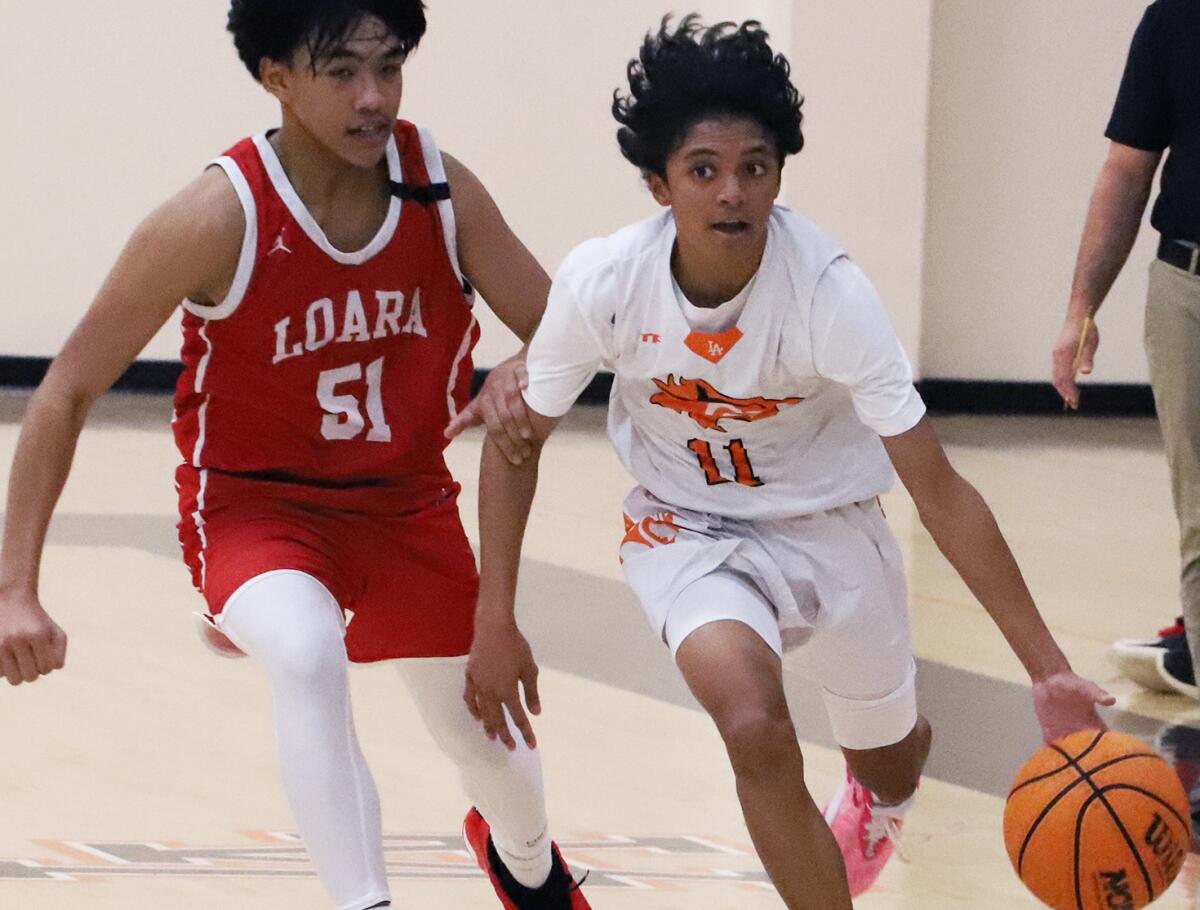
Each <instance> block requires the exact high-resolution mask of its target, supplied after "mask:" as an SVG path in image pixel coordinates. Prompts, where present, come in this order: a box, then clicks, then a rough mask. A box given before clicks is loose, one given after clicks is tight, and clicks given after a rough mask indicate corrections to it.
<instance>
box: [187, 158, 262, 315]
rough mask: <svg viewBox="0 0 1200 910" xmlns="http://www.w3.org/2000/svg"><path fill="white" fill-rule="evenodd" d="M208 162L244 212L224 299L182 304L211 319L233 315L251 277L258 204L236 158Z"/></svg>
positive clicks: (256, 243) (252, 273) (254, 255)
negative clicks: (222, 176)
mask: <svg viewBox="0 0 1200 910" xmlns="http://www.w3.org/2000/svg"><path fill="white" fill-rule="evenodd" d="M208 166H209V167H219V168H220V169H221V170H222V171H224V172H225V176H226V177H228V178H229V182H230V183H231V184H232V185H233V189H234V192H236V193H237V196H238V201H240V202H241V204H242V211H243V212H244V213H245V216H246V230H245V233H243V234H242V249H241V252H240V253H239V254H238V264H237V270H236V271H235V272H234V274H233V284H231V285H230V286H229V293H228V294H226V295H225V299H224V300H222V301H221V302H220V303H219V304H217V305H216V306H202V305H200V304H198V303H196V302H194V301H192V300H184V301H183V308H184V309H185V310H187V311H188V312H189V313H191V314H192V315H193V316H198V317H199V318H201V319H204V320H208V321H212V320H214V319H227V318H228V317H230V316H232V315H233V313H234V311H235V310H236V309H237V308H238V307H239V306H241V303H242V299H243V298H244V297H245V296H246V291H247V290H248V289H249V287H250V279H251V278H252V277H253V275H254V260H255V259H256V258H257V256H258V206H257V205H256V204H255V202H254V193H253V192H252V191H251V189H250V184H249V183H248V182H247V181H246V176H245V174H243V173H242V170H241V168H239V167H238V165H237V162H236V161H234V160H233V159H232V158H230V157H228V156H226V157H223V158H217V159H215V160H213V161H211V162H209V165H208Z"/></svg>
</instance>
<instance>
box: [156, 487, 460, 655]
mask: <svg viewBox="0 0 1200 910" xmlns="http://www.w3.org/2000/svg"><path fill="white" fill-rule="evenodd" d="M176 481H177V485H178V488H179V505H180V520H179V525H178V528H179V540H180V544H181V545H182V547H183V557H184V561H185V562H186V563H187V566H188V568H189V569H190V570H191V573H192V582H193V584H195V586H196V588H197V590H199V591H200V593H202V594H203V595H204V598H205V600H206V601H207V602H208V609H209V612H211V613H212V614H213V615H214V616H216V615H217V614H219V613H220V612H221V610H222V609H224V607H225V603H226V601H227V600H228V599H229V597H230V596H231V595H232V594H233V593H234V592H235V591H237V589H238V588H240V587H241V586H242V585H243V584H245V583H246V582H248V581H250V580H251V579H252V578H255V577H256V576H258V575H262V574H263V573H264V572H271V571H274V570H277V569H294V570H298V571H301V572H305V573H307V574H309V575H312V576H313V577H314V578H316V579H317V580H318V581H320V582H321V583H322V584H324V585H325V587H327V588H328V589H329V591H330V593H331V594H333V596H334V598H335V599H336V600H337V602H338V604H340V605H341V607H342V610H343V612H344V613H346V614H347V617H346V618H347V620H348V621H349V624H348V626H347V629H346V650H347V652H348V653H349V655H350V659H351V660H352V661H356V662H359V663H366V662H370V661H376V660H391V659H394V658H400V657H455V656H458V655H462V654H466V653H467V651H468V650H469V649H470V646H471V636H472V633H473V631H474V619H475V600H476V596H477V594H478V592H479V575H478V573H477V571H476V568H475V556H474V554H473V553H472V552H471V547H470V545H469V544H468V543H467V538H466V534H465V533H464V532H463V527H462V521H461V520H460V518H459V514H458V506H457V502H456V500H457V494H458V486H457V484H454V483H453V482H451V481H447V483H446V485H445V486H435V488H434V489H433V490H429V488H428V485H425V487H424V489H423V492H422V493H421V494H420V495H414V492H413V489H412V488H411V487H409V488H403V489H402V488H400V487H394V488H393V487H374V486H372V487H354V488H348V489H346V488H334V489H331V488H326V487H314V486H310V485H307V484H299V483H287V482H277V481H273V480H271V481H267V480H258V479H250V478H245V477H239V476H235V475H229V474H222V473H218V472H216V471H199V470H197V469H195V468H192V467H190V466H187V465H183V466H181V467H180V468H179V469H178V470H177V471H176Z"/></svg>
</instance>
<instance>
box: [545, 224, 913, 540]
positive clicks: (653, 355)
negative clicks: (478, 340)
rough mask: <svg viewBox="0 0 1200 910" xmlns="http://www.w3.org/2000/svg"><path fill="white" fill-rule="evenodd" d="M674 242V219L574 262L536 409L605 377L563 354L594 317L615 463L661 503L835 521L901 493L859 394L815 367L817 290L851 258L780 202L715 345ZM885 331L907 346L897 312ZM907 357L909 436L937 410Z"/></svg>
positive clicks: (628, 232) (587, 251)
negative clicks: (674, 264)
mask: <svg viewBox="0 0 1200 910" xmlns="http://www.w3.org/2000/svg"><path fill="white" fill-rule="evenodd" d="M674 241H675V222H674V219H673V218H672V217H671V215H670V213H669V212H668V213H666V214H664V215H663V216H661V217H658V218H655V219H652V220H650V221H647V222H642V223H640V224H636V225H632V226H630V227H628V228H625V229H624V230H622V231H619V232H618V233H616V234H614V235H612V236H611V237H608V238H603V239H600V240H593V241H588V242H587V243H585V244H583V245H582V246H580V247H579V248H578V249H577V250H576V251H575V252H573V253H572V254H571V256H570V257H568V259H567V261H566V262H565V263H564V265H563V267H562V269H561V270H560V272H559V274H558V276H557V277H556V278H555V288H554V290H553V291H552V293H551V302H550V306H549V307H548V311H547V318H546V320H544V324H543V329H545V332H543V330H542V329H539V332H538V336H537V337H536V338H535V339H534V342H533V344H532V346H531V350H530V356H529V364H530V385H529V389H528V390H527V392H526V400H527V401H528V403H529V405H530V406H531V407H532V408H533V409H534V410H535V411H538V412H540V413H543V414H548V415H549V416H558V414H560V413H562V412H564V411H565V410H566V408H565V407H563V406H562V404H563V398H564V392H563V384H564V381H565V380H568V379H571V380H572V381H570V382H569V383H568V384H569V385H570V386H571V387H570V388H569V390H568V391H567V393H565V397H566V398H568V399H569V400H567V401H566V402H565V403H566V405H567V407H569V405H570V403H571V402H573V400H574V397H575V396H576V395H577V394H578V393H579V391H580V390H581V389H582V387H583V385H582V384H580V382H579V380H580V379H581V378H582V382H583V384H586V382H587V380H588V379H590V376H591V374H592V373H594V372H595V369H594V368H595V366H597V365H599V364H589V365H588V366H591V367H592V369H591V370H590V371H589V372H588V374H587V375H586V376H582V377H581V376H580V375H578V373H577V371H576V373H575V374H573V373H572V368H573V367H575V366H578V365H579V358H578V357H576V358H574V360H573V361H572V358H571V355H570V354H566V355H564V354H562V352H561V351H560V352H558V353H556V350H555V348H556V347H557V346H559V345H556V339H555V334H556V329H555V327H556V326H564V327H565V321H566V320H567V319H571V320H575V321H576V325H577V324H578V321H579V320H582V321H583V322H584V323H585V324H586V327H587V331H588V335H589V336H590V338H591V339H592V340H593V341H594V342H595V344H594V349H595V350H596V351H597V352H598V354H599V361H600V363H602V364H603V365H605V366H607V367H608V368H609V369H611V370H612V371H613V373H614V375H615V381H614V385H613V389H612V396H611V399H610V408H609V417H608V430H609V435H610V437H611V439H612V442H613V445H614V446H615V448H616V451H617V454H618V456H619V457H620V459H621V461H622V462H623V463H624V465H625V467H626V468H627V469H628V470H629V471H630V473H631V474H633V476H634V478H635V479H636V480H637V481H638V483H639V484H641V485H642V486H644V487H645V488H646V489H648V490H649V491H650V492H651V493H653V494H654V495H655V496H656V497H658V498H659V499H661V500H663V501H664V502H667V503H671V504H674V505H677V506H679V507H682V508H685V509H691V510H694V511H699V512H708V513H712V514H715V515H720V516H726V517H729V518H740V519H770V518H780V517H785V516H794V515H803V514H809V513H813V512H819V511H825V510H827V509H831V508H835V507H838V506H842V505H846V504H848V503H852V502H858V501H861V500H864V499H870V498H872V497H874V496H877V495H879V494H880V493H883V492H885V491H886V490H888V489H889V488H890V487H891V485H892V483H893V480H894V473H893V471H892V467H891V464H890V462H889V461H888V458H887V455H886V453H885V452H884V449H883V446H882V444H881V443H880V440H879V432H880V430H879V428H878V426H877V427H876V428H875V429H871V428H869V427H868V426H867V425H866V424H864V423H863V421H862V419H860V415H859V413H856V410H855V406H854V398H853V394H854V388H853V387H852V386H850V385H847V384H845V383H843V382H838V381H834V380H833V379H831V378H829V377H828V376H826V375H821V374H820V372H819V370H818V363H817V362H816V358H815V357H814V340H813V331H814V325H813V324H812V320H811V319H810V316H811V313H812V302H813V298H814V292H815V290H816V288H817V284H818V282H819V280H820V279H821V278H822V276H823V275H825V273H826V271H827V270H828V269H829V268H830V266H831V265H832V264H833V263H834V262H835V261H837V260H839V259H841V258H842V257H843V254H842V252H841V250H840V248H839V247H838V245H837V244H836V243H835V242H834V241H833V240H832V239H831V238H830V237H828V236H827V235H826V234H825V233H823V232H822V231H820V230H819V229H818V228H817V227H816V226H814V225H813V224H811V223H810V222H808V221H807V220H805V219H804V218H802V217H800V216H799V215H796V214H795V213H793V212H791V211H789V210H787V209H784V208H782V207H778V206H777V207H776V208H775V210H774V212H773V213H772V215H771V217H770V223H769V229H768V237H767V244H766V250H765V252H764V255H763V260H762V264H761V265H760V267H759V271H758V273H757V275H756V278H755V281H754V285H753V288H752V289H751V292H750V295H749V297H748V299H747V300H746V302H745V305H744V308H743V309H742V311H741V314H740V316H739V317H738V320H737V322H736V324H735V325H734V326H733V327H731V328H730V329H728V330H726V331H724V332H722V333H720V334H705V333H702V332H697V331H694V330H693V329H692V327H691V326H690V325H689V323H688V322H687V320H686V319H685V317H684V314H683V312H682V310H681V308H680V305H679V301H678V299H677V298H676V294H675V289H674V286H673V279H672V277H671V270H670V262H671V250H672V247H673V244H674ZM566 308H570V312H566ZM880 312H882V310H880ZM877 321H878V320H877ZM882 322H883V325H882V326H880V331H882V332H884V333H885V336H886V337H887V338H889V339H891V341H892V342H894V341H895V338H894V334H893V333H892V330H891V327H890V323H888V322H887V317H886V314H884V315H883V316H882ZM819 329H820V331H824V330H825V329H824V323H822V325H821V326H820V327H819ZM843 334H844V333H843ZM874 334H877V333H874ZM823 340H824V339H821V340H819V341H818V342H817V344H818V346H819V345H820V344H821V343H822V342H823ZM867 347H870V346H869V345H865V346H864V350H865V349H866V348H867ZM894 348H895V350H896V351H897V352H898V356H899V358H900V360H901V361H902V364H901V366H900V367H897V368H893V369H891V371H890V374H889V378H888V382H889V384H891V385H895V384H897V383H898V384H899V385H900V387H901V389H900V391H899V393H898V396H899V397H898V399H897V400H899V401H900V404H899V405H898V406H897V408H896V409H895V413H893V414H890V415H889V421H890V423H889V426H891V427H896V426H897V424H896V420H897V418H898V419H899V420H900V423H899V424H898V426H899V427H900V429H898V430H896V431H897V432H902V431H903V430H905V429H908V428H910V427H911V426H912V425H914V424H915V423H916V422H917V420H919V419H920V417H921V414H923V412H924V408H923V405H921V403H920V399H919V397H918V396H917V395H916V392H915V390H914V389H912V383H911V369H910V368H909V367H908V362H907V359H906V358H904V355H903V352H902V351H900V349H899V344H898V342H895V344H894ZM888 356H889V357H890V356H891V353H890V351H889V355H888ZM564 358H565V359H564ZM893 359H894V358H893ZM889 363H890V361H889ZM892 366H893V367H894V366H895V365H894V364H892ZM876 385H878V383H876ZM893 397H896V394H895V393H894V394H893ZM913 399H915V404H914V402H913ZM860 410H861V408H860ZM901 411H903V412H904V413H902V414H901V413H900V412H901Z"/></svg>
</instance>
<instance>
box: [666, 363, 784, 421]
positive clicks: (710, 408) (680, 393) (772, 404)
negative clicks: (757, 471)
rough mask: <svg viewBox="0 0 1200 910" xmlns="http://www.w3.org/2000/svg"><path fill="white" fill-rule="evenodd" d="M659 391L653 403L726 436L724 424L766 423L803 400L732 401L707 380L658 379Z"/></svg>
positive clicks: (757, 398) (737, 399)
mask: <svg viewBox="0 0 1200 910" xmlns="http://www.w3.org/2000/svg"><path fill="white" fill-rule="evenodd" d="M654 384H655V385H656V386H658V388H659V391H658V392H656V393H654V394H653V395H651V396H650V403H651V404H656V405H658V406H659V407H663V408H667V409H668V410H671V411H675V412H677V413H679V414H683V415H685V416H687V417H690V418H692V420H694V421H696V423H698V424H700V426H702V427H704V429H706V430H716V431H717V432H719V433H724V432H726V430H725V428H724V427H723V426H721V421H722V420H741V421H744V422H747V423H749V422H750V421H753V420H766V419H767V418H768V417H775V416H776V415H778V414H779V409H780V408H782V407H785V406H787V405H792V404H799V403H800V402H802V401H803V400H804V399H803V398H763V397H762V396H761V395H759V396H756V397H754V398H732V397H730V396H729V395H726V394H724V393H723V392H720V391H718V390H717V389H714V388H713V387H712V386H711V385H709V384H708V383H707V382H705V381H704V380H703V379H683V378H680V379H678V380H676V379H675V375H674V374H671V375H669V376H668V377H667V378H666V381H663V380H661V379H655V380H654Z"/></svg>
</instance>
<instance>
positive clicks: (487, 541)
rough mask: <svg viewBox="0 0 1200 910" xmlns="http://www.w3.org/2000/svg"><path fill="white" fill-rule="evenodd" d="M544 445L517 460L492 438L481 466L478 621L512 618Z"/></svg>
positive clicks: (487, 441)
mask: <svg viewBox="0 0 1200 910" xmlns="http://www.w3.org/2000/svg"><path fill="white" fill-rule="evenodd" d="M540 455H541V446H540V444H537V443H536V442H535V444H534V446H533V454H532V455H531V456H530V457H529V458H526V459H524V460H523V461H522V462H521V464H519V465H514V464H512V463H511V462H510V461H509V460H508V459H507V458H505V457H504V455H503V453H502V452H501V451H500V449H499V448H498V447H497V446H496V444H495V443H493V442H492V441H491V440H490V439H489V440H486V441H485V442H484V446H483V457H482V460H481V464H480V469H479V540H480V546H479V565H480V571H479V576H480V578H479V613H478V617H477V621H480V622H489V621H511V620H512V618H513V611H514V603H515V599H516V594H517V574H518V569H519V566H520V562H521V544H522V541H523V540H524V537H525V525H526V523H527V521H528V519H529V509H530V506H531V505H532V504H533V495H534V492H535V490H536V489H537V476H538V460H539V456H540Z"/></svg>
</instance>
